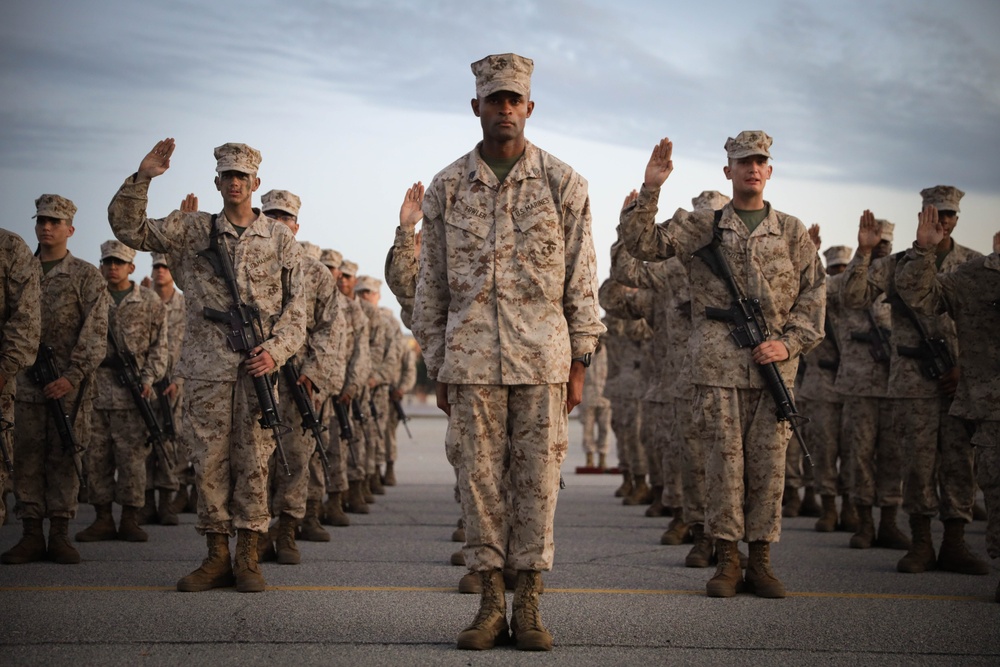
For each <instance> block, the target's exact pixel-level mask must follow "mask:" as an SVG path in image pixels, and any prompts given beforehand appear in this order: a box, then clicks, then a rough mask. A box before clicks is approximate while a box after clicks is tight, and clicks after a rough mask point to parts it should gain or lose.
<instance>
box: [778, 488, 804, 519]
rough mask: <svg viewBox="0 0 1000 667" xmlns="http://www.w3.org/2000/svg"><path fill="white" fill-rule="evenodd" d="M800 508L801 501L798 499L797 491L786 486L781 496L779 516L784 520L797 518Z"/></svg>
mask: <svg viewBox="0 0 1000 667" xmlns="http://www.w3.org/2000/svg"><path fill="white" fill-rule="evenodd" d="M801 508H802V499H801V498H799V490H798V489H793V488H792V487H790V486H786V487H785V492H784V494H782V496H781V516H783V517H785V518H786V519H791V518H793V517H797V516H798V515H799V512H800V511H801Z"/></svg>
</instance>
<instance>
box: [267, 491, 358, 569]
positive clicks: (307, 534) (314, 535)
mask: <svg viewBox="0 0 1000 667" xmlns="http://www.w3.org/2000/svg"><path fill="white" fill-rule="evenodd" d="M337 495H338V496H339V495H340V494H337ZM319 508H320V501H318V500H307V501H306V515H305V516H304V517H302V521H301V522H300V523H299V525H298V535H299V539H300V540H303V541H305V542H329V541H330V533H328V532H326V530H325V529H324V528H323V525H322V524H321V523H320V521H319ZM337 509H338V510H339V512H340V514H344V511H343V510H342V509H341V508H340V499H339V497H338V499H337ZM281 516H282V517H283V516H285V515H284V514H282V515H281ZM344 518H347V515H344ZM279 521H280V519H279ZM348 523H350V519H348ZM293 538H294V534H293ZM278 551H279V552H280V551H281V549H280V548H279V549H278ZM278 562H279V563H280V562H281V558H280V556H279V558H278Z"/></svg>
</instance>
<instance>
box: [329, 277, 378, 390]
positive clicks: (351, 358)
mask: <svg viewBox="0 0 1000 667" xmlns="http://www.w3.org/2000/svg"><path fill="white" fill-rule="evenodd" d="M338 294H339V295H340V296H338V297H337V298H338V299H340V303H341V307H342V309H343V311H344V316H345V318H346V319H347V329H346V330H347V337H346V338H345V340H344V359H345V360H346V361H347V376H346V377H345V378H344V388H343V390H342V391H345V392H347V393H348V394H350V395H351V396H353V397H354V398H358V397H359V396H361V392H362V391H363V390H364V388H365V387H367V386H368V378H369V376H370V375H371V357H370V355H369V350H368V327H369V325H368V316H367V315H365V312H364V310H362V309H361V305H360V303H359V301H360V300H359V299H348V298H347V297H346V296H344V294H342V293H340V292H339V291H338Z"/></svg>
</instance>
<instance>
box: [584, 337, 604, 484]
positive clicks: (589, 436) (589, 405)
mask: <svg viewBox="0 0 1000 667" xmlns="http://www.w3.org/2000/svg"><path fill="white" fill-rule="evenodd" d="M600 340H601V342H600V344H598V346H597V349H596V350H595V351H594V354H593V356H592V357H591V358H590V367H589V368H587V373H586V378H585V379H584V382H583V400H582V401H580V422H581V423H582V424H583V451H584V453H585V454H586V456H587V463H586V465H587V467H588V468H590V467H593V466H594V455H595V454H596V455H597V467H598V468H600V469H601V470H603V469H605V468H606V467H607V465H608V463H607V456H608V452H609V451H610V449H609V448H610V446H611V442H610V435H611V401H609V400H608V399H607V398H606V397H605V396H604V387H605V385H606V383H607V380H608V351H607V349H606V348H605V345H604V343H605V341H606V340H607V336H606V335H604V336H601V339H600ZM595 427H596V429H597V433H596V437H595V433H594V429H595Z"/></svg>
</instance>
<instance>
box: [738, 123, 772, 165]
mask: <svg viewBox="0 0 1000 667" xmlns="http://www.w3.org/2000/svg"><path fill="white" fill-rule="evenodd" d="M773 142H774V139H772V138H771V137H769V136H767V133H766V132H764V131H763V130H744V131H742V132H740V133H739V134H737V135H736V138H735V139H733V138H732V137H729V138H728V139H726V155H727V156H728V157H729V158H730V159H733V160H735V159H738V158H741V157H750V156H751V155H763V156H765V157H771V152H770V148H771V144H772V143H773Z"/></svg>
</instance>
